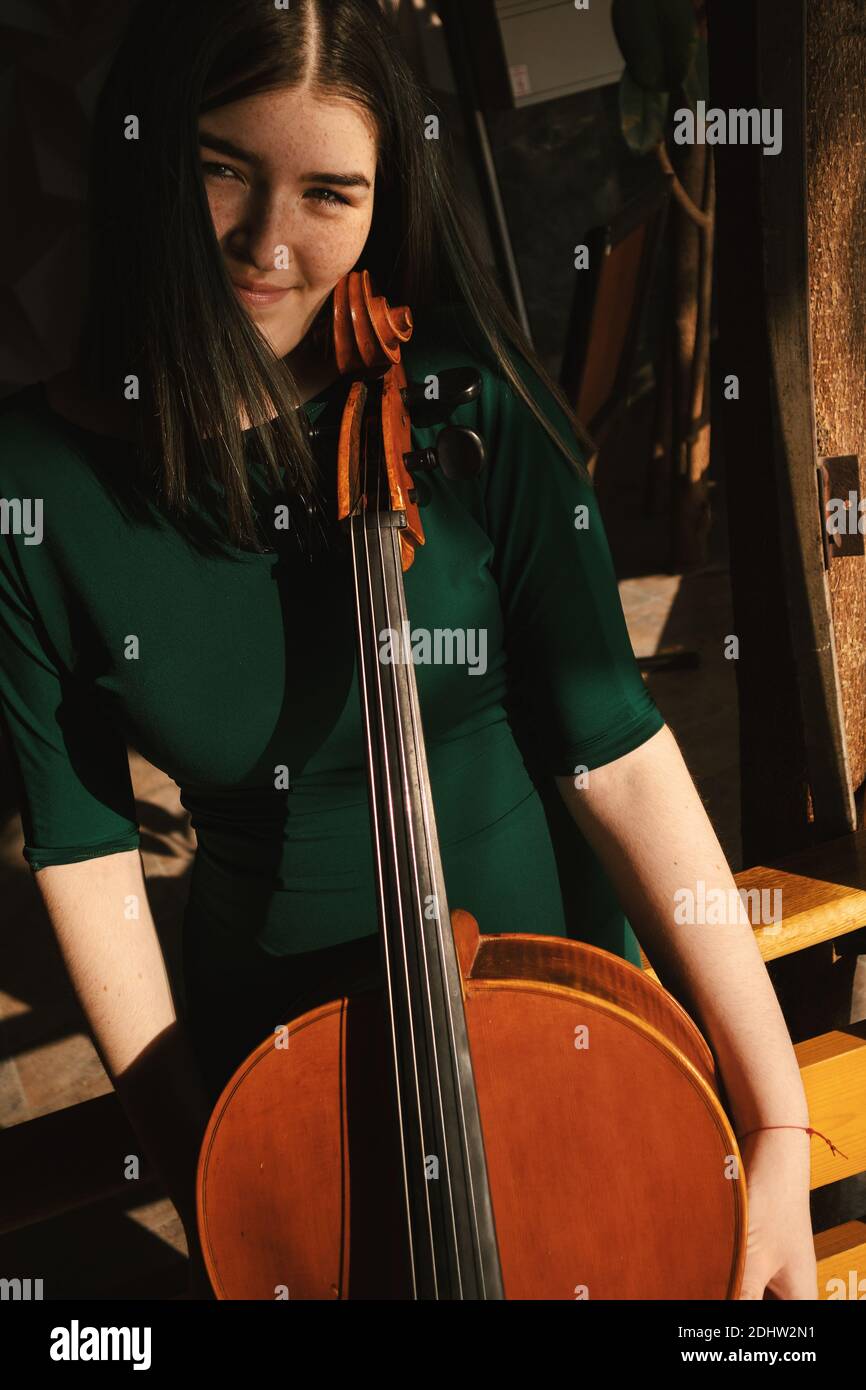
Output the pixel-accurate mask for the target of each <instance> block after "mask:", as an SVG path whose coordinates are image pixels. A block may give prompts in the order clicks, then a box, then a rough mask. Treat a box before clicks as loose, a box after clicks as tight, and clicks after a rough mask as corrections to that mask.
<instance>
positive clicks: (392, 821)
mask: <svg viewBox="0 0 866 1390" xmlns="http://www.w3.org/2000/svg"><path fill="white" fill-rule="evenodd" d="M370 429H372V422H370ZM375 437H376V440H377V442H378V440H379V438H380V436H379V433H378V431H377V432H376V436H375ZM367 441H368V448H367V450H366V452H365V455H364V470H365V492H366V491H367V474H366V470H367V466H368V460H369V453H370V449H369V435H368V436H367ZM378 462H379V463H380V464H381V456H380V458H379V459H378ZM380 482H381V467H380V468H379V469H378V470H377V474H376V481H375V486H376V488H377V498H376V529H377V536H378V538H379V550H380V556H381V520H380V517H381V512H380V508H379V500H380V499H379V486H380ZM368 497H369V495H368ZM368 510H369V506H368ZM371 529H372V527H370V528H368V527H367V526H366V525H365V528H364V558H365V564H366V570H367V586H368V592H369V595H370V607H371V612H372V611H373V597H372V595H373V570H372V567H371V564H370V537H369V532H370V530H371ZM382 578H383V584H382V592H383V595H384V599H385V604H386V607H387V589H386V587H385V585H384V575H383V576H382ZM376 635H377V634H374V636H376ZM375 668H376V684H377V688H378V706H379V711H380V718H381V735H382V748H383V758H384V762H385V766H386V785H387V797H388V814H389V827H390V829H391V840H392V862H393V866H394V871H395V872H394V886H395V889H396V894H397V902H398V922H399V942H400V945H401V948H402V958H403V960H402V968H403V977H404V981H405V989H406V999H407V1001H408V1000H409V999H410V998H411V993H410V989H409V963H408V961H409V958H408V946H407V936H406V926H405V917H404V910H403V897H402V893H401V887H400V874H399V871H398V860H397V839H396V816H395V809H394V798H393V782H392V773H391V767H390V763H389V754H388V744H387V739H386V737H385V726H384V715H385V705H384V696H383V688H382V673H381V669H380V668H381V662H380V661H378V660H377V661H376V663H375ZM395 720H396V723H397V727H398V729H399V722H400V713H399V705H398V704H397V703H396V701H395ZM407 1021H408V1025H409V1041H410V1049H411V1053H410V1055H411V1060H412V1072H413V1079H414V1087H415V1103H416V1113H417V1120H418V1134H419V1137H420V1141H421V1148H422V1155H421V1156H422V1159H423V1156H424V1153H425V1151H426V1138H425V1133H424V1117H423V1109H422V1105H421V1088H420V1080H419V1068H418V1050H417V1041H416V1036H415V1018H414V1016H413V1013H412V1009H411V1007H410V1008H409V1010H408V1018H407ZM424 1194H425V1206H426V1212H427V1237H428V1241H429V1248H430V1255H431V1268H432V1273H433V1282H434V1289H435V1296H436V1297H437V1298H438V1296H439V1280H438V1272H437V1268H436V1260H435V1238H434V1232H433V1221H432V1212H431V1204H430V1192H429V1188H428V1187H427V1185H426V1183H425V1188H424Z"/></svg>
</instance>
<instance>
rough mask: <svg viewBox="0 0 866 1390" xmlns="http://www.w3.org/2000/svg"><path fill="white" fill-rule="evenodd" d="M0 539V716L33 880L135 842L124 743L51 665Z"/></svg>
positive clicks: (8, 540)
mask: <svg viewBox="0 0 866 1390" xmlns="http://www.w3.org/2000/svg"><path fill="white" fill-rule="evenodd" d="M18 542H20V543H21V544H23V541H21V538H20V537H15V538H13V537H12V536H0V716H2V726H3V729H4V731H5V733H6V736H7V739H8V742H9V744H10V748H11V753H12V763H13V773H14V775H15V777H16V780H17V791H18V802H19V808H20V811H21V818H22V821H23V825H24V858H25V859H26V860H27V862H28V864H29V865H30V868H31V869H32V870H33V872H34V873H35V872H37V871H38V870H39V869H43V868H46V867H47V866H48V865H51V864H73V863H78V862H80V861H81V860H84V859H95V858H99V857H101V856H102V855H106V854H115V853H117V852H119V851H122V850H129V849H136V848H138V846H139V843H140V836H139V829H138V824H137V821H136V816H135V801H134V797H133V791H132V782H131V778H130V773H129V760H128V757H127V753H126V745H125V741H124V739H123V737H122V736H121V734H120V732H119V731H118V730H117V729H116V727H115V726H114V725H113V724H111V723H110V722H108V721H107V720H106V717H105V714H104V712H103V711H101V710H100V708H99V706H98V703H97V700H96V696H95V692H93V691H90V690H87V689H83V688H81V686H80V683H79V682H78V681H77V679H76V678H75V676H74V675H73V674H72V673H71V672H70V671H69V670H67V669H66V668H65V667H64V666H63V664H62V662H61V661H60V660H59V658H58V656H57V654H56V652H55V651H54V650H53V649H52V644H51V642H50V639H49V638H48V636H47V633H46V631H45V628H44V625H43V624H42V623H41V622H40V620H39V617H38V615H37V614H36V612H35V611H34V605H33V602H32V598H31V597H30V595H29V592H28V588H27V584H26V580H25V578H24V575H23V574H22V573H21V562H20V559H19V556H18V554H17V551H16V549H15V545H16V543H18Z"/></svg>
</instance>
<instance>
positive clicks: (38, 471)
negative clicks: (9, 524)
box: [0, 381, 104, 497]
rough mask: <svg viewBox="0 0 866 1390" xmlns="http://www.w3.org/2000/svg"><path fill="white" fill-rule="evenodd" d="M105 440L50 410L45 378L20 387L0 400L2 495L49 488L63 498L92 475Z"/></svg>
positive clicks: (42, 491) (0, 486) (0, 484)
mask: <svg viewBox="0 0 866 1390" xmlns="http://www.w3.org/2000/svg"><path fill="white" fill-rule="evenodd" d="M103 442H104V441H101V440H100V438H99V437H98V436H96V435H93V434H91V433H89V432H88V431H87V430H85V429H82V428H81V427H79V426H76V425H75V424H74V423H73V422H72V421H71V420H68V419H66V418H65V417H64V416H61V415H59V414H58V413H57V412H56V411H55V410H54V409H52V406H51V404H50V402H49V399H48V395H47V392H46V389H45V382H43V381H36V382H32V383H31V384H30V385H28V386H22V387H19V388H18V389H17V390H14V391H12V392H10V393H9V394H8V395H6V396H4V397H3V399H2V400H0V496H8V495H9V492H10V490H12V491H15V490H18V491H22V490H23V491H24V492H34V491H35V490H36V489H38V490H39V492H40V494H44V493H45V491H46V490H49V489H50V491H51V495H52V496H54V497H61V496H62V495H63V492H64V490H67V489H69V488H76V487H78V486H80V483H81V479H82V476H83V475H84V474H86V473H90V475H91V476H92V472H91V470H90V468H89V463H90V461H91V460H92V458H93V457H95V456H96V455H97V454H98V453H99V450H100V447H101V444H102V443H103Z"/></svg>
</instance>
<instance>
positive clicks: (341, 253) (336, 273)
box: [294, 214, 370, 284]
mask: <svg viewBox="0 0 866 1390" xmlns="http://www.w3.org/2000/svg"><path fill="white" fill-rule="evenodd" d="M316 221H317V223H323V222H324V223H325V226H324V227H322V226H318V225H317V226H310V227H308V226H305V227H304V228H303V232H302V233H301V232H299V234H298V235H297V238H296V241H295V246H294V250H295V255H296V256H297V259H298V261H299V263H300V264H301V265H302V266H303V268H304V270H305V272H306V278H307V279H308V280H309V281H310V282H311V283H313V284H316V283H321V284H324V283H326V282H328V281H331V282H333V281H335V280H338V279H339V278H340V276H341V275H345V274H346V272H347V271H348V270H351V268H352V266H353V265H354V264H355V262H356V261H357V259H358V257H359V256H360V254H361V252H362V251H363V249H364V243H365V242H366V240H367V234H368V232H369V230H370V223H369V219H368V218H367V216H366V215H364V216H360V215H353V216H352V215H345V216H343V215H341V214H328V215H327V216H322V217H319V218H317V219H316Z"/></svg>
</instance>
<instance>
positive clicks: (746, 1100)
mask: <svg viewBox="0 0 866 1390" xmlns="http://www.w3.org/2000/svg"><path fill="white" fill-rule="evenodd" d="M556 780H557V784H558V786H559V790H560V792H561V793H562V796H563V799H564V801H565V803H566V805H567V806H568V808H569V810H570V811H571V814H572V816H573V817H574V819H575V821H576V822H577V825H578V826H579V828H580V830H581V831H582V832H583V834H584V836H585V838H586V839H587V840H588V841H589V843H590V844H591V845H592V847H593V849H594V850H595V851H596V853H597V855H598V857H599V859H600V860H601V861H602V863H603V865H604V867H605V869H606V870H607V873H608V876H609V877H610V880H611V882H612V883H613V884H615V886H616V891H617V894H618V896H619V899H620V902H621V904H622V906H623V908H624V910H625V912H626V914H627V916H628V919H629V921H630V922H631V924H632V926H633V927H634V930H635V933H636V934H637V936H638V938H639V940H640V942H641V944H642V945H643V947H644V949H645V951H646V953H647V955H648V956H649V957H650V959H651V961H652V963H653V966H654V968H655V970H656V972H657V973H658V975H659V978H660V979H661V981H662V983H663V984H664V985H666V987H667V988H668V989H669V990H670V991H671V993H672V994H674V995H675V996H676V997H677V998H678V999H679V1000H680V1001H681V1002H682V1003H683V1005H684V1006H685V1008H686V1009H688V1010H689V1012H690V1013H692V1014H693V1015H694V1018H695V1021H696V1022H697V1023H698V1024H699V1026H700V1027H701V1029H702V1030H703V1031H704V1033H705V1034H706V1035H707V1038H708V1040H709V1042H710V1044H711V1046H712V1048H713V1052H714V1053H715V1056H716V1061H717V1063H718V1067H719V1071H720V1073H721V1077H722V1081H723V1082H724V1086H725V1091H726V1093H727V1102H728V1108H729V1110H730V1112H731V1119H732V1122H733V1126H734V1130H735V1132H736V1133H737V1134H743V1133H744V1132H745V1131H746V1130H752V1129H754V1128H755V1127H756V1126H760V1125H808V1123H809V1112H808V1107H807V1103H806V1095H805V1091H804V1089H803V1081H802V1078H801V1076H800V1070H799V1067H798V1064H797V1057H796V1054H795V1052H794V1048H793V1045H792V1043H791V1038H790V1035H789V1033H788V1029H787V1027H786V1025H785V1019H784V1015H783V1014H782V1010H781V1008H780V1007H779V1002H778V1000H777V999H776V995H775V992H774V990H773V986H772V983H771V981H770V977H769V975H768V974H767V969H766V966H765V965H764V962H763V960H762V959H761V955H760V952H759V951H758V946H757V943H756V941H755V936H754V929H753V926H752V924H751V923H750V922H749V921H748V920H747V919H746V920H742V921H735V920H733V914H729V915H728V919H727V920H726V921H725V923H723V924H721V925H718V926H716V925H710V924H709V923H700V922H698V921H691V922H680V921H677V920H676V907H677V902H678V900H677V896H676V895H677V894H678V893H680V892H681V890H683V889H687V890H689V891H691V892H692V893H693V894H697V886H698V882H699V880H701V879H702V880H703V882H704V891H705V893H706V894H709V893H710V892H711V891H712V890H713V889H722V890H723V891H724V893H725V895H726V897H725V901H726V902H730V901H731V899H730V893H731V891H732V890H733V893H734V894H736V883H735V882H734V877H733V874H732V873H731V871H730V869H729V867H728V865H727V862H726V860H725V856H724V854H723V852H722V848H721V845H720V844H719V842H718V839H717V837H716V833H715V831H714V830H713V827H712V825H711V823H710V820H709V817H708V816H707V813H706V811H705V810H704V806H703V802H702V801H701V799H700V797H699V795H698V793H697V790H696V788H695V785H694V783H693V782H692V779H691V777H690V775H689V771H688V768H687V767H686V765H685V762H684V761H683V757H682V754H681V753H680V750H679V748H678V747H677V743H676V740H675V738H674V736H673V734H672V733H671V731H670V729H668V728H667V726H665V727H664V728H662V729H660V730H659V731H658V733H657V734H655V735H653V737H652V738H650V739H648V740H647V742H646V743H644V744H642V745H641V746H640V747H639V748H636V749H634V751H633V752H631V753H628V754H626V755H625V757H622V758H618V759H617V760H616V761H615V762H612V763H609V764H608V765H607V766H606V767H599V768H595V769H593V770H592V771H591V772H590V773H589V776H588V779H587V781H588V785H587V786H578V787H575V785H574V778H571V777H559V778H557V779H556ZM680 901H682V900H681V899H680ZM737 901H739V899H737ZM693 915H694V916H696V915H697V914H693ZM743 915H744V917H745V914H743ZM740 1150H741V1153H742V1156H743V1161H744V1164H745V1169H746V1177H747V1182H748V1196H749V1204H748V1205H749V1232H748V1242H747V1253H746V1264H745V1269H744V1273H743V1281H742V1288H741V1292H740V1298H741V1299H742V1298H745V1299H760V1298H763V1297H765V1290H767V1291H769V1292H770V1293H771V1295H773V1296H775V1297H777V1298H795V1299H816V1298H817V1297H818V1284H817V1265H816V1260H815V1248H814V1242H813V1237H812V1227H811V1220H810V1210H809V1181H810V1166H811V1165H810V1143H809V1135H808V1134H807V1133H806V1132H805V1131H804V1130H803V1129H778V1130H776V1129H770V1130H767V1129H764V1130H759V1132H758V1133H757V1134H753V1135H751V1136H750V1137H749V1138H746V1139H744V1140H743V1141H742V1143H741V1145H740Z"/></svg>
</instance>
